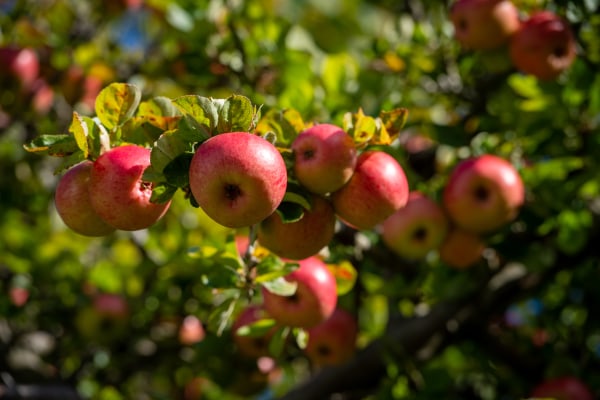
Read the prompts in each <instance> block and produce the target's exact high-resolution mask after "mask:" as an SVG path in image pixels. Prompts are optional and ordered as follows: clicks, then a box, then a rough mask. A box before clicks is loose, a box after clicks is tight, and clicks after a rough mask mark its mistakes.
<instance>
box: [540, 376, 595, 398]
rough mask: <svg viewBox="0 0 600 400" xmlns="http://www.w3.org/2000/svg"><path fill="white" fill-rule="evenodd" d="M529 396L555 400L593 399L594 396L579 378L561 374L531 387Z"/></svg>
mask: <svg viewBox="0 0 600 400" xmlns="http://www.w3.org/2000/svg"><path fill="white" fill-rule="evenodd" d="M531 397H535V398H540V399H542V398H543V399H545V398H548V399H556V400H593V399H594V398H595V397H594V395H593V394H592V392H591V391H590V389H589V388H588V387H587V385H586V384H585V383H583V382H582V381H581V380H580V379H579V378H577V377H575V376H562V377H558V378H552V379H549V380H547V381H545V382H542V383H540V384H539V385H538V386H536V387H535V388H534V389H533V392H532V393H531Z"/></svg>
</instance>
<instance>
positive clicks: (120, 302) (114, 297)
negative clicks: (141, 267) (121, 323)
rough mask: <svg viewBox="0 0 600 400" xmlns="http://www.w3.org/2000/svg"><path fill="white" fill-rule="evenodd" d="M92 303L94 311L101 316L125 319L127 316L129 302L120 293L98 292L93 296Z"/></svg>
mask: <svg viewBox="0 0 600 400" xmlns="http://www.w3.org/2000/svg"><path fill="white" fill-rule="evenodd" d="M92 304H93V307H94V309H95V310H96V312H97V313H98V314H99V315H101V316H103V317H109V318H114V319H125V318H127V317H128V316H129V304H127V300H126V299H125V298H124V297H123V296H121V295H120V294H116V293H99V294H97V295H96V296H94V299H93V302H92Z"/></svg>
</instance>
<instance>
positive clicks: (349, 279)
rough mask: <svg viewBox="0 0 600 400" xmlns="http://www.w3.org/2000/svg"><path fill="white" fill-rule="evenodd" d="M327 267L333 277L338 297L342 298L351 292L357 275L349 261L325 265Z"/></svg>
mask: <svg viewBox="0 0 600 400" xmlns="http://www.w3.org/2000/svg"><path fill="white" fill-rule="evenodd" d="M327 267H328V268H329V270H330V271H331V272H332V273H333V276H335V280H336V283H337V293H338V296H342V295H344V294H346V293H348V292H349V291H350V290H352V288H353V287H354V284H355V283H356V277H357V275H358V273H357V272H356V269H355V268H354V266H353V265H352V264H351V263H350V262H349V261H342V262H340V263H338V264H327Z"/></svg>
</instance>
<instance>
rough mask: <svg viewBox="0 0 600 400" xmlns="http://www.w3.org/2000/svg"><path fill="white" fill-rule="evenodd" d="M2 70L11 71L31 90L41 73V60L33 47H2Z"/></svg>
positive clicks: (0, 53) (0, 52)
mask: <svg viewBox="0 0 600 400" xmlns="http://www.w3.org/2000/svg"><path fill="white" fill-rule="evenodd" d="M0 72H4V73H9V74H11V75H12V76H14V77H15V78H17V80H18V81H19V83H20V84H21V87H22V88H23V89H25V90H27V91H29V90H30V89H31V88H32V86H33V84H34V82H35V81H36V80H37V78H38V76H39V74H40V61H39V58H38V55H37V53H36V52H35V50H33V49H31V48H28V47H26V48H18V47H3V48H0Z"/></svg>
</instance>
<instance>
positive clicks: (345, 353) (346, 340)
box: [304, 308, 358, 367]
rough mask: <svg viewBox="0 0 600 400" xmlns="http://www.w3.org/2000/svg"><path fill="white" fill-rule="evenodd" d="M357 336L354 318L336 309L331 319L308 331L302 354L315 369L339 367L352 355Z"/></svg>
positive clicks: (346, 312)
mask: <svg viewBox="0 0 600 400" xmlns="http://www.w3.org/2000/svg"><path fill="white" fill-rule="evenodd" d="M357 335H358V324H357V322H356V318H355V317H354V316H353V315H352V314H350V313H349V312H348V311H346V310H344V309H341V308H337V309H336V310H335V311H334V312H333V314H332V315H331V317H329V318H328V319H327V320H325V321H323V322H322V323H320V324H319V325H317V326H314V327H312V328H310V329H309V330H308V342H307V344H306V348H305V349H304V353H305V354H306V356H307V357H308V359H309V360H310V361H311V363H312V364H313V365H314V366H316V367H324V366H333V365H340V364H342V363H344V362H346V361H348V360H349V359H350V358H351V357H352V355H353V354H354V352H355V350H356V337H357Z"/></svg>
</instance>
